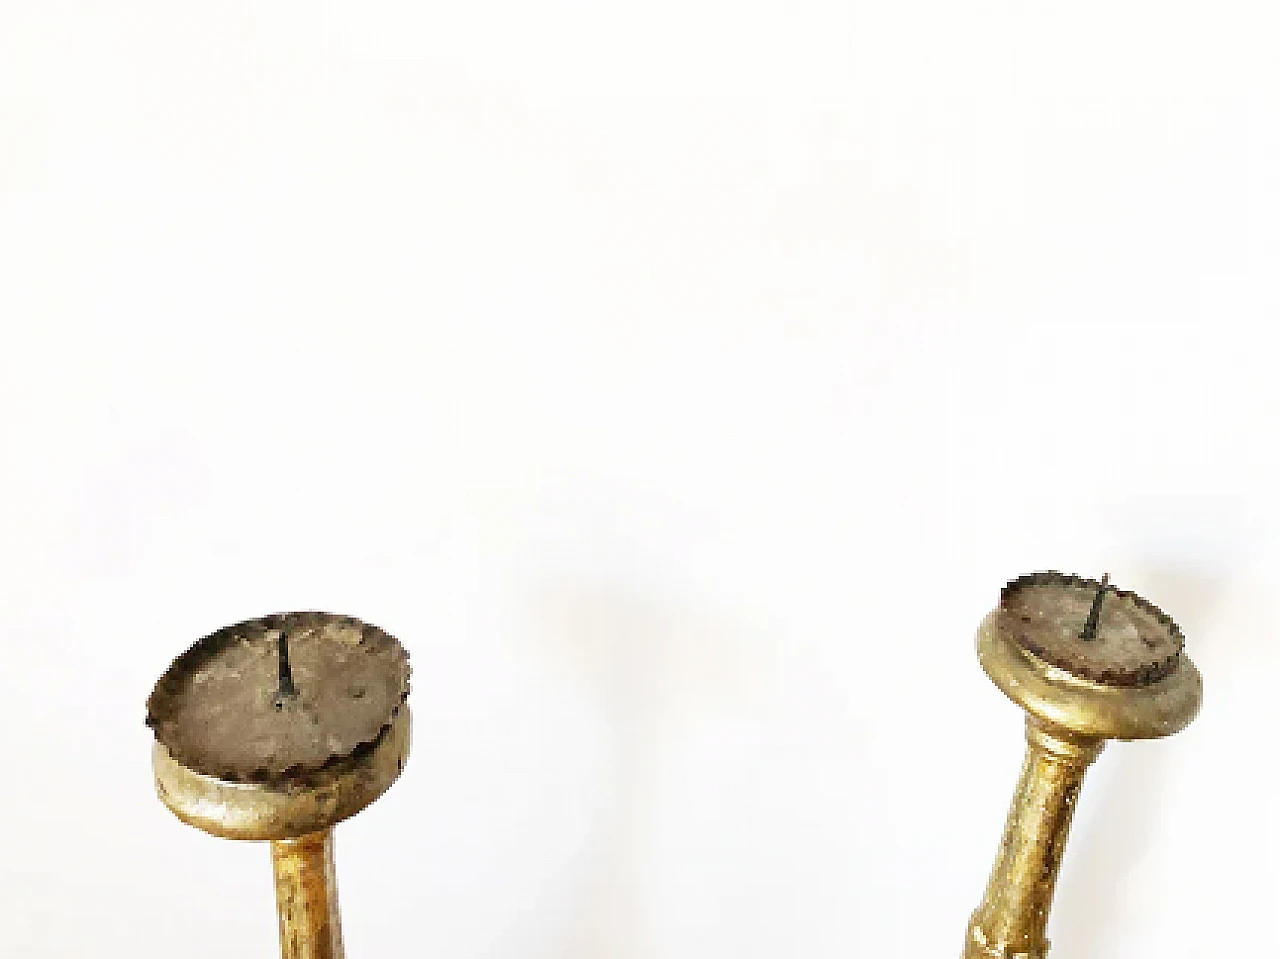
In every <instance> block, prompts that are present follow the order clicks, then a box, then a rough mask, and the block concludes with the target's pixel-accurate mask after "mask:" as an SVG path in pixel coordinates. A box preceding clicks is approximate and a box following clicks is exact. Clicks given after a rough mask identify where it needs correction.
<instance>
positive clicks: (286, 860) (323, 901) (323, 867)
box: [271, 828, 343, 959]
mask: <svg viewBox="0 0 1280 959" xmlns="http://www.w3.org/2000/svg"><path fill="white" fill-rule="evenodd" d="M271 865H272V866H273V867H274V869H275V876H276V908H277V910H278V912H279V914H280V955H281V957H282V959H343V951H342V924H341V922H340V921H339V918H338V877H337V874H336V873H335V872H334V868H333V829H332V828H330V829H325V830H324V831H322V832H313V833H309V834H308V835H305V836H301V837H299V838H297V839H277V840H275V841H274V842H272V843H271Z"/></svg>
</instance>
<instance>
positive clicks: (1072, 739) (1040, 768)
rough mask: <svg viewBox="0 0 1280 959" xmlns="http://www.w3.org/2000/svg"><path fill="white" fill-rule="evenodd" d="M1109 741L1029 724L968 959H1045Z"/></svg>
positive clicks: (970, 938) (974, 920)
mask: <svg viewBox="0 0 1280 959" xmlns="http://www.w3.org/2000/svg"><path fill="white" fill-rule="evenodd" d="M1102 746H1103V740H1101V739H1093V738H1086V737H1083V736H1078V735H1075V734H1073V733H1069V732H1067V731H1066V730H1064V729H1060V728H1056V727H1052V726H1050V725H1048V724H1047V723H1043V722H1041V721H1039V720H1037V719H1035V718H1034V717H1028V719H1027V756H1026V760H1025V761H1024V762H1023V765H1022V776H1021V778H1020V779H1019V780H1018V788H1017V791H1016V792H1015V793H1014V795H1013V804H1012V806H1011V808H1010V809H1009V818H1008V820H1007V821H1006V822H1005V829H1004V836H1003V838H1002V839H1001V840H1000V851H999V854H998V855H997V857H996V864H995V868H993V869H992V871H991V879H990V881H989V882H988V883H987V891H986V894H985V895H984V896H983V899H982V905H980V906H979V907H978V908H977V910H976V911H975V912H974V914H973V918H972V919H971V920H970V922H969V934H968V936H967V937H966V940H965V948H964V959H1043V957H1044V956H1045V954H1046V953H1047V952H1048V950H1049V940H1048V939H1046V938H1045V926H1046V925H1047V923H1048V920H1049V907H1050V906H1051V905H1052V902H1053V890H1054V884H1055V883H1056V882H1057V879H1058V867H1059V866H1060V865H1061V863H1062V852H1063V848H1064V847H1065V845H1066V842H1067V831H1068V830H1069V829H1070V827H1071V817H1072V814H1073V813H1074V812H1075V807H1076V798H1077V797H1078V795H1079V793H1080V784H1081V782H1082V781H1083V779H1084V774H1085V770H1086V769H1088V768H1089V764H1090V763H1092V762H1093V760H1094V759H1095V758H1097V755H1098V753H1099V752H1100V751H1101V750H1102Z"/></svg>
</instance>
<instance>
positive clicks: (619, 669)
mask: <svg viewBox="0 0 1280 959" xmlns="http://www.w3.org/2000/svg"><path fill="white" fill-rule="evenodd" d="M533 615H534V618H535V620H536V621H537V622H538V624H539V626H540V629H539V630H538V633H539V635H540V636H541V637H542V639H543V644H544V645H543V647H542V650H541V651H542V652H545V653H550V654H551V655H552V657H553V658H554V659H557V660H559V661H560V662H561V663H564V664H568V665H569V666H570V667H571V669H572V670H573V672H574V673H575V674H576V675H577V676H578V678H579V679H580V681H581V682H582V683H583V685H584V686H585V687H586V689H587V690H588V692H589V693H590V695H591V696H592V698H593V699H594V700H595V702H596V703H597V706H598V708H599V711H600V713H601V715H602V716H603V717H604V718H605V719H606V721H607V723H608V725H609V727H610V730H611V732H610V739H611V743H610V747H611V748H610V754H611V759H610V763H611V767H610V769H609V771H608V774H607V775H606V777H605V780H604V783H603V785H602V788H603V789H604V790H605V794H606V795H605V801H604V802H603V803H602V804H601V805H602V809H603V812H602V813H601V814H600V817H599V819H598V820H597V822H596V823H595V824H594V828H593V829H592V839H591V842H590V846H589V847H588V848H587V849H585V850H584V851H583V855H582V862H583V863H584V869H583V872H584V874H585V875H586V877H587V878H586V882H585V884H584V888H583V891H582V896H583V901H582V903H581V904H580V906H579V907H578V908H577V909H575V910H574V918H573V921H572V924H571V926H570V928H569V929H568V930H567V931H566V933H565V936H564V939H563V948H562V949H559V950H557V954H558V955H561V956H563V957H564V959H603V957H608V959H642V957H647V956H651V955H653V954H654V952H655V949H654V948H653V946H652V944H651V943H648V942H646V941H645V923H644V922H643V919H642V917H641V916H640V914H639V909H640V905H639V904H640V891H639V890H638V889H637V877H638V875H639V873H640V871H641V867H642V863H641V861H640V857H641V856H642V855H643V851H644V844H645V843H646V841H647V840H648V838H649V827H650V824H649V821H648V817H649V815H650V812H651V810H652V809H653V808H654V807H655V801H656V799H657V795H656V792H655V789H656V786H657V778H658V764H659V760H660V757H661V752H662V749H663V745H664V742H665V741H667V740H669V738H670V737H671V736H672V735H674V734H678V732H679V729H680V726H681V724H682V720H683V719H684V718H685V717H687V716H688V715H689V714H690V713H693V712H697V711H700V710H705V709H712V710H723V709H726V708H731V707H732V705H733V703H734V702H735V701H736V700H739V699H740V698H741V696H742V695H743V694H744V693H745V692H747V690H748V689H749V687H750V685H751V683H752V680H753V677H755V676H758V675H760V674H761V673H762V671H763V664H762V663H761V646H760V642H759V639H760V633H759V630H758V629H753V628H751V627H750V625H749V624H747V623H732V622H729V621H727V620H726V619H725V618H724V616H723V615H708V614H706V613H704V612H702V611H700V610H695V609H691V608H689V607H688V606H685V605H682V604H680V603H677V602H670V601H668V599H667V598H666V597H657V596H646V595H641V594H639V593H637V592H635V591H629V590H626V589H624V588H621V587H619V586H616V585H610V584H582V583H575V584H563V585H559V586H557V587H555V588H550V589H547V590H544V591H543V592H542V593H540V594H539V595H537V596H536V597H535V604H534V610H533Z"/></svg>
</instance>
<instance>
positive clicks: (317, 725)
mask: <svg viewBox="0 0 1280 959" xmlns="http://www.w3.org/2000/svg"><path fill="white" fill-rule="evenodd" d="M408 695H409V663H408V656H407V654H406V653H405V651H404V649H403V647H401V645H400V644H399V643H398V642H397V641H396V640H395V639H393V638H392V637H390V636H388V635H387V634H386V633H384V632H383V631H382V630H380V629H377V628H376V627H373V626H369V625H367V624H365V623H361V622H360V621H359V620H355V619H352V618H350V617H345V616H334V615H330V614H327V613H288V614H278V615H274V616H267V617H263V618H262V619H255V620H250V621H248V622H244V623H239V624H237V625H235V626H229V627H227V628H225V629H221V630H219V631H218V632H216V633H213V634H212V635H210V636H207V637H205V638H204V639H202V640H200V641H199V642H197V643H196V644H195V645H194V646H192V647H191V648H190V649H188V650H187V651H186V652H185V653H183V654H182V656H180V657H178V659H176V660H175V661H174V663H173V665H172V666H171V667H170V668H169V670H168V671H167V672H166V673H165V674H164V676H162V677H161V679H160V681H159V682H158V683H157V684H156V688H155V690H154V691H153V692H152V694H151V697H150V699H149V700H148V701H147V725H149V726H150V727H151V728H152V729H153V730H154V731H155V735H156V742H155V745H154V747H153V752H152V766H153V769H154V772H155V782H156V790H157V792H158V793H159V796H160V799H161V800H162V801H163V802H164V804H165V805H166V806H168V807H169V809H170V810H172V811H173V813H174V814H175V815H176V816H177V817H178V818H179V819H181V820H182V821H183V822H185V823H187V824H188V825H192V826H195V827H197V828H199V829H203V830H204V831H205V832H208V833H211V834H213V835H215V836H220V837H223V838H226V839H248V840H267V841H270V842H271V861H272V865H273V868H274V871H275V884H276V906H277V912H278V915H279V920H280V950H281V955H282V956H283V957H284V959H342V956H343V948H342V929H341V921H340V918H339V913H338V894H337V880H336V876H335V873H334V860H333V827H334V826H335V825H336V824H337V823H338V822H341V821H342V820H343V819H346V818H348V817H350V816H353V815H355V814H356V813H357V812H359V811H360V810H361V809H363V808H364V807H365V806H367V805H369V804H370V803H372V802H373V801H374V800H375V799H377V798H378V797H379V796H381V795H382V793H384V792H385V791H386V790H387V789H388V788H389V787H390V786H391V784H392V783H393V782H395V780H396V779H397V778H398V777H399V775H400V773H401V772H402V771H403V769H404V764H405V761H406V760H407V758H408V754H409V727H410V718H409V708H408V705H407V699H408Z"/></svg>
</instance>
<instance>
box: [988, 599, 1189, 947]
mask: <svg viewBox="0 0 1280 959" xmlns="http://www.w3.org/2000/svg"><path fill="white" fill-rule="evenodd" d="M1015 582H1017V581H1015ZM1103 598H1106V597H1103ZM1072 600H1073V602H1074V606H1073V607H1072V608H1073V609H1074V610H1075V612H1076V613H1077V614H1079V613H1080V612H1082V611H1083V604H1082V603H1079V602H1078V601H1077V600H1076V599H1075V598H1074V597H1073V598H1072ZM1075 607H1079V609H1076V608H1075ZM1007 615H1008V610H1006V609H996V610H994V611H993V612H992V613H990V614H989V615H988V616H987V617H986V618H985V619H984V620H983V622H982V625H981V626H980V627H979V630H978V637H977V648H978V659H979V661H980V662H981V664H982V668H983V669H984V670H985V671H986V673H987V675H988V676H989V677H990V678H991V680H992V681H993V682H994V683H995V684H996V686H997V687H999V689H1000V690H1001V691H1002V692H1004V693H1005V695H1007V696H1008V697H1009V698H1010V699H1012V700H1013V701H1014V702H1015V703H1017V704H1018V705H1019V706H1021V707H1022V708H1023V709H1024V710H1025V711H1026V713H1027V720H1026V729H1027V754H1026V759H1025V760H1024V762H1023V767H1022V773H1021V775H1020V777H1019V779H1018V785H1017V788H1016V790H1015V791H1014V796H1013V802H1012V804H1011V806H1010V809H1009V815H1008V818H1007V820H1006V822H1005V829H1004V834H1003V836H1002V838H1001V840H1000V847H999V851H998V853H997V855H996V862H995V866H994V867H993V869H992V871H991V878H990V880H989V881H988V883H987V888H986V892H985V894H984V896H983V899H982V903H981V905H979V906H978V908H977V909H976V910H975V911H974V913H973V916H972V918H971V919H970V922H969V927H968V930H967V935H966V936H965V945H964V952H963V959H1043V957H1044V956H1045V955H1046V953H1047V952H1048V949H1049V941H1048V939H1047V938H1046V937H1045V930H1046V927H1047V925H1048V921H1049V911H1050V907H1051V906H1052V902H1053V893H1054V887H1055V884H1056V882H1057V878H1058V870H1059V867H1060V866H1061V864H1062V856H1063V852H1064V849H1065V846H1066V841H1067V834H1068V831H1069V829H1070V826H1071V819H1072V817H1073V815H1074V813H1075V809H1076V804H1077V800H1078V798H1079V795H1080V788H1081V785H1082V783H1083V780H1084V774H1085V771H1086V770H1087V769H1088V767H1089V764H1090V763H1092V762H1093V760H1094V759H1095V758H1096V757H1097V755H1098V753H1099V752H1100V751H1101V750H1102V747H1103V746H1104V744H1105V742H1106V740H1109V739H1155V738H1158V737H1162V736H1168V735H1171V734H1173V733H1176V732H1177V731H1179V730H1180V729H1182V728H1183V727H1185V726H1186V725H1187V724H1188V723H1190V722H1191V720H1192V719H1194V718H1195V716H1196V713H1197V712H1198V711H1199V709H1200V700H1201V679H1200V673H1199V671H1198V670H1197V669H1196V667H1195V665H1194V664H1193V663H1192V662H1191V660H1190V659H1189V658H1188V657H1187V656H1186V654H1185V653H1184V652H1182V651H1181V650H1179V653H1178V655H1177V657H1176V661H1175V662H1174V663H1173V665H1172V667H1171V668H1170V669H1169V671H1168V672H1167V674H1165V675H1163V676H1162V677H1161V678H1159V679H1156V680H1155V681H1152V682H1148V683H1145V684H1143V685H1130V686H1118V685H1113V684H1104V683H1099V682H1095V681H1093V680H1090V679H1087V678H1084V677H1082V676H1080V675H1077V674H1074V673H1072V672H1070V671H1068V670H1067V669H1064V668H1061V667H1059V666H1055V665H1053V664H1051V663H1049V662H1046V661H1045V660H1043V659H1041V658H1040V657H1038V656H1037V655H1035V654H1034V653H1033V652H1031V651H1030V650H1028V649H1026V648H1024V647H1023V646H1022V645H1021V644H1020V643H1019V642H1018V641H1017V636H1016V631H1014V630H1010V629H1008V628H1007V625H1008V624H1007V623H1006V622H1005V621H1004V620H1005V618H1006V617H1007ZM1002 627H1003V628H1002ZM1080 641H1081V642H1082V643H1088V642H1092V641H1093V640H1091V639H1088V638H1085V637H1080Z"/></svg>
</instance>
